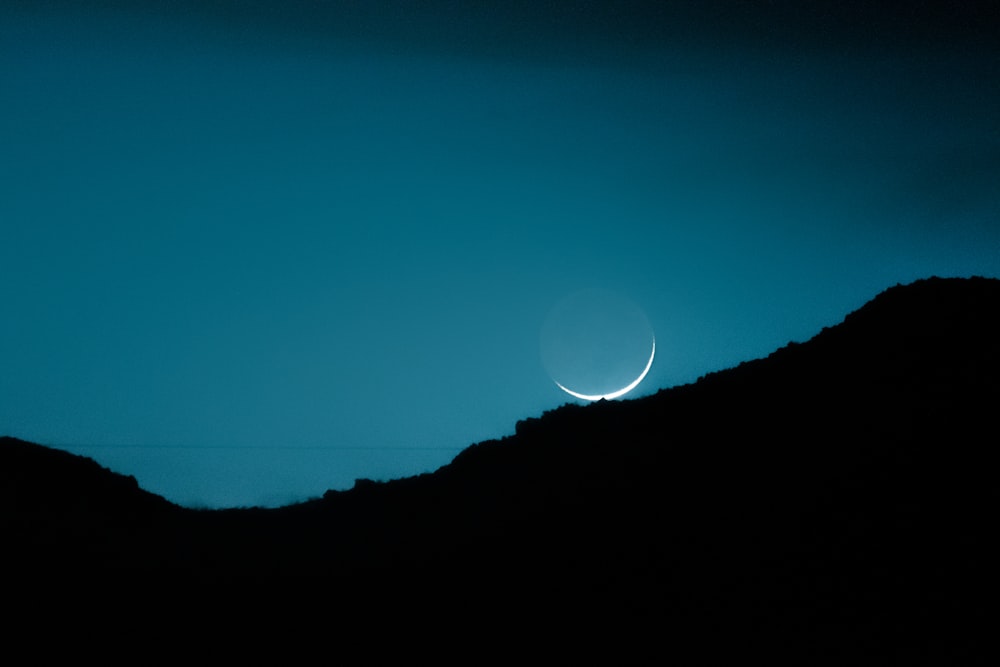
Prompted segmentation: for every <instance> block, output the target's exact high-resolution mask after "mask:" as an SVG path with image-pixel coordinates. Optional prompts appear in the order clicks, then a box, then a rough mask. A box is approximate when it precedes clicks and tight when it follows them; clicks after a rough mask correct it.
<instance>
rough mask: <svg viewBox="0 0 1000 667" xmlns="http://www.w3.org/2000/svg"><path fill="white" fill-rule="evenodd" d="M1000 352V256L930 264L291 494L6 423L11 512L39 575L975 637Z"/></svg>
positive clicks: (746, 645) (673, 639)
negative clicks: (751, 342)
mask: <svg viewBox="0 0 1000 667" xmlns="http://www.w3.org/2000/svg"><path fill="white" fill-rule="evenodd" d="M998 377H1000V281H997V280H988V279H979V278H973V279H963V280H958V279H955V280H943V279H929V280H924V281H920V282H917V283H914V284H912V285H908V286H897V287H894V288H891V289H889V290H887V291H885V292H883V293H882V294H880V295H878V297H876V298H875V299H874V300H873V301H871V302H869V303H868V304H867V305H865V306H864V307H863V308H861V309H860V310H858V311H856V312H854V313H852V314H850V315H849V316H848V317H847V318H846V319H845V321H844V322H843V323H842V324H839V325H837V326H835V327H831V328H829V329H824V330H823V331H822V332H821V333H819V334H818V335H817V336H816V337H815V338H813V339H812V340H810V341H808V342H806V343H803V344H792V345H789V346H786V347H784V348H782V349H780V350H778V351H776V352H774V353H773V354H772V355H770V356H769V357H768V358H766V359H760V360H756V361H752V362H747V363H744V364H741V365H740V366H739V367H737V368H733V369H730V370H726V371H722V372H719V373H714V374H712V375H709V376H707V377H705V378H702V379H701V380H699V381H698V382H697V383H695V384H692V385H687V386H683V387H677V388H674V389H669V390H664V391H661V392H659V393H658V394H656V395H654V396H650V397H647V398H643V399H639V400H634V401H622V402H613V403H605V402H601V403H597V404H592V405H589V406H586V407H581V406H565V407H563V408H560V409H558V410H555V411H552V412H549V413H546V414H545V415H543V416H542V417H541V418H540V419H529V420H526V421H523V422H520V423H518V425H517V429H516V431H517V432H516V435H514V436H511V437H509V438H505V439H503V440H500V441H489V442H484V443H480V444H478V445H474V446H472V447H469V448H468V449H466V450H465V451H463V452H462V453H461V454H460V455H459V456H457V457H456V458H455V460H454V461H453V462H452V463H451V464H449V465H447V466H445V467H444V468H441V469H440V470H438V471H437V472H435V473H433V474H428V475H422V476H419V477H414V478H408V479H403V480H396V481H393V482H388V483H377V482H366V481H359V483H358V484H357V485H356V486H355V488H354V489H352V490H350V491H345V492H328V493H327V494H326V495H325V496H324V497H323V498H322V499H318V500H315V501H312V502H309V503H304V504H301V505H295V506H290V507H286V508H281V509H276V510H258V509H254V510H229V511H217V512H208V511H194V510H188V509H184V508H180V507H176V506H173V505H170V504H168V503H166V502H165V501H163V500H162V499H158V498H156V497H155V496H149V494H145V493H144V492H142V491H140V490H139V489H137V488H136V487H135V485H134V484H133V483H130V482H129V481H128V480H127V478H121V477H118V476H114V475H112V474H111V473H108V472H107V471H104V472H103V473H101V471H99V470H98V471H96V472H95V466H93V465H91V464H89V463H88V464H86V465H85V464H84V463H83V462H81V461H80V460H79V458H78V457H69V456H68V455H66V456H62V455H57V454H56V453H53V452H51V450H46V449H44V448H41V447H38V446H34V445H28V444H25V443H20V442H17V441H11V440H9V439H6V440H4V441H3V442H0V471H2V478H0V479H2V481H3V485H4V488H3V489H2V491H0V493H2V496H0V497H2V500H3V507H2V509H0V526H2V529H3V531H4V535H3V537H4V543H5V545H6V546H5V549H6V552H7V555H8V558H9V559H10V560H9V562H11V563H13V564H14V565H13V566H12V567H16V568H17V572H18V581H20V582H22V583H25V582H27V583H28V584H30V585H41V584H45V585H49V586H51V587H53V588H54V589H56V591H57V592H56V594H58V591H60V590H70V589H72V588H73V587H74V586H77V585H79V584H80V581H81V579H86V580H87V581H90V582H97V585H98V586H99V587H100V589H101V591H102V594H106V593H107V592H108V591H114V592H117V591H119V590H122V589H127V590H128V591H130V593H131V594H132V595H133V596H134V597H133V598H132V600H131V602H132V604H141V603H142V601H143V600H146V598H144V597H143V596H144V595H146V594H147V593H148V594H149V595H153V594H154V593H153V592H154V591H155V594H156V595H160V596H163V595H167V596H169V595H171V594H176V593H177V592H178V591H183V593H184V595H187V596H189V599H193V600H199V601H201V602H200V603H204V602H205V601H209V600H210V601H211V604H221V603H223V602H224V601H226V600H232V599H233V597H232V596H233V593H234V592H235V591H242V592H243V595H237V596H236V597H237V598H238V599H240V600H241V604H242V605H246V606H244V610H246V609H253V610H254V613H261V614H264V613H267V612H268V610H270V611H272V612H273V611H274V609H275V607H274V603H273V602H267V603H264V602H262V601H263V600H270V599H271V598H270V597H269V596H274V595H279V596H282V597H283V599H284V600H285V601H286V603H288V604H289V605H294V604H295V603H296V602H298V601H300V600H304V599H317V598H319V599H323V600H324V601H328V603H329V604H331V605H336V606H338V607H341V608H342V607H344V606H346V607H347V608H352V609H368V610H372V609H396V610H398V609H400V608H412V609H422V610H426V609H439V608H441V606H442V605H444V606H447V607H448V608H450V609H452V610H463V613H464V612H465V611H468V613H473V612H475V613H479V614H482V613H499V612H502V613H503V614H515V615H518V616H523V615H525V614H531V615H535V616H537V615H542V616H552V617H553V618H565V616H566V614H572V615H574V616H577V617H589V618H598V619H610V618H618V617H621V616H622V615H629V614H633V615H634V614H639V615H643V616H651V617H654V618H657V619H660V620H662V621H663V623H662V624H661V625H660V627H661V628H662V632H663V633H664V636H663V642H664V646H667V645H669V646H670V647H671V649H670V650H671V651H681V650H682V648H681V647H687V648H688V649H690V650H691V651H695V652H698V653H699V654H700V655H704V654H705V652H708V653H712V652H721V653H724V654H727V655H732V656H737V655H746V653H747V652H748V651H749V652H752V651H754V650H758V649H759V650H767V651H770V652H774V651H781V652H783V653H786V654H788V655H793V656H810V657H811V658H812V659H816V658H817V657H818V656H824V657H829V658H832V659H833V660H834V661H835V662H836V661H839V660H842V659H848V658H850V657H857V656H877V657H880V658H898V659H900V660H910V659H912V658H915V657H927V656H935V657H937V658H943V657H946V656H947V657H949V658H958V657H969V656H972V655H975V654H976V653H977V652H978V651H979V649H980V648H981V641H982V639H983V638H984V637H985V636H986V635H985V634H984V632H983V631H984V629H985V623H986V621H985V616H984V615H982V613H981V612H982V610H984V609H985V608H987V606H988V604H991V600H992V594H991V593H988V592H987V582H988V581H989V580H990V579H991V578H992V571H993V569H994V565H993V561H994V556H995V553H994V552H991V551H990V550H989V549H988V547H987V544H988V543H989V542H990V541H991V540H989V538H990V533H991V532H992V531H993V528H994V526H995V508H996V502H995V492H994V491H993V488H994V484H995V479H994V478H995V467H994V465H993V463H992V456H991V454H992V451H991V450H992V449H993V448H994V447H995V445H996V443H997V430H998V428H997V426H998V423H997V415H998V410H997V405H998V399H1000V382H998V379H997V378H998ZM98 473H100V474H98ZM54 582H55V583H54ZM247 591H252V595H251V594H248V593H247ZM157 599H158V600H159V599H162V597H161V598H157ZM157 604H158V603H157Z"/></svg>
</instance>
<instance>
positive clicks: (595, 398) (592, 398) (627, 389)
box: [552, 338, 656, 401]
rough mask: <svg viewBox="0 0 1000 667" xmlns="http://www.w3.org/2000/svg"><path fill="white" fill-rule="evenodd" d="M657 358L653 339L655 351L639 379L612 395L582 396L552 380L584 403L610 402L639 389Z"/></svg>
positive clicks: (650, 355) (650, 354)
mask: <svg viewBox="0 0 1000 667" xmlns="http://www.w3.org/2000/svg"><path fill="white" fill-rule="evenodd" d="M655 356H656V338H654V339H653V351H652V352H650V353H649V361H647V362H646V367H645V368H644V369H642V373H640V374H639V377H637V378H636V379H634V380H632V382H631V383H630V384H629V385H627V386H625V387H622V388H621V389H619V390H618V391H613V392H611V393H610V394H597V395H596V396H590V395H587V394H580V393H577V392H575V391H573V390H572V389H567V388H566V387H564V386H562V385H561V384H559V381H558V380H552V381H553V382H555V383H556V386H557V387H559V388H560V389H562V390H563V391H565V392H566V393H567V394H569V395H570V396H575V397H576V398H579V399H582V400H584V401H599V400H601V399H602V398H603V399H606V400H609V401H610V400H611V399H613V398H618V397H619V396H624V395H625V394H627V393H629V392H630V391H632V390H633V389H635V388H636V387H638V386H639V383H640V382H642V381H643V379H644V378H645V377H646V373H648V372H649V369H650V368H652V367H653V357H655Z"/></svg>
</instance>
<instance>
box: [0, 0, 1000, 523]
mask: <svg viewBox="0 0 1000 667" xmlns="http://www.w3.org/2000/svg"><path fill="white" fill-rule="evenodd" d="M872 4H878V8H877V9H874V8H872V7H870V5H872ZM950 4H951V3H945V2H929V1H920V0H915V1H909V2H895V1H890V2H883V3H868V2H865V3H862V2H849V1H848V2H844V1H840V2H833V1H832V0H831V1H825V0H814V1H812V2H810V1H808V0H804V1H801V2H792V1H791V0H787V1H786V0H777V1H775V2H769V3H764V2H760V3H754V2H735V1H733V2H719V1H707V2H690V3H686V2H666V1H665V2H659V3H654V2H648V3H643V2H634V1H629V0H621V1H616V2H610V1H609V2H598V1H592V2H583V1H577V2H568V1H567V2H548V3H544V2H537V1H536V2H527V1H524V2H522V1H518V0H512V1H511V2H489V1H481V2H454V3H451V2H443V1H436V2H424V3H420V2H406V3H404V2H385V1H382V0H379V1H370V2H360V1H359V2H326V3H323V2H318V1H307V0H292V1H288V2H264V1H260V0H258V1H249V2H236V1H235V0H206V1H204V2H193V1H187V0H175V1H173V2H168V1H166V0H162V1H159V2H157V1H155V0H146V1H144V2H138V1H137V2H127V1H124V0H121V1H118V2H116V1H113V0H106V1H104V2H86V1H84V0H80V1H78V2H69V1H66V2H43V1H30V2H29V1H24V2H20V1H10V0H5V1H4V2H2V3H0V306H2V314H3V326H2V327H0V434H5V435H12V436H16V437H20V438H24V439H29V440H33V441H35V442H40V443H43V444H49V445H54V446H58V447H61V448H64V449H67V450H69V451H72V452H75V453H80V454H85V455H87V456H91V457H93V458H95V459H96V460H98V461H99V462H100V463H102V464H103V465H106V466H108V467H110V468H112V469H113V470H115V471H118V472H122V473H126V474H132V475H135V477H136V478H137V479H138V481H139V483H140V484H141V485H142V486H143V487H144V488H146V489H148V490H150V491H153V492H155V493H158V494H161V495H164V496H166V497H167V498H168V499H170V500H173V501H175V502H178V503H182V504H186V505H191V506H199V507H220V506H239V505H267V506H273V505H278V504H284V503H288V502H292V501H296V500H304V499H306V498H309V497H315V496H318V495H321V494H322V493H323V492H324V491H325V490H326V489H329V488H335V489H337V488H348V487H350V486H352V485H353V482H354V480H355V479H356V478H361V477H366V478H372V479H390V478H395V477H401V476H407V475H413V474H418V473H421V472H427V471H432V470H434V469H436V468H437V467H439V466H441V465H443V464H445V463H447V462H448V461H450V460H451V458H452V457H453V456H454V455H455V454H456V453H457V452H458V451H459V450H460V449H462V448H463V447H464V446H466V445H469V444H471V443H474V442H478V441H482V440H485V439H489V438H497V437H501V436H504V435H507V434H511V433H513V430H514V424H515V422H516V421H517V420H518V419H522V418H525V417H533V416H538V415H540V414H541V413H542V412H543V411H545V410H549V409H552V408H555V407H557V406H559V405H561V404H563V403H565V402H568V401H574V400H575V399H573V398H572V397H571V396H569V395H567V394H566V393H564V392H563V391H562V390H560V389H559V387H558V386H557V385H556V384H555V382H554V381H553V380H554V379H557V378H554V377H550V371H552V368H553V364H556V365H558V364H562V366H561V368H562V370H561V371H558V372H563V373H567V374H569V375H570V376H572V374H573V372H574V368H573V363H572V361H569V362H567V361H566V359H565V358H558V357H559V356H560V354H559V350H560V345H559V344H558V343H553V339H552V338H551V332H552V330H553V329H552V327H553V326H564V328H565V324H562V325H560V324H559V323H557V324H556V325H552V321H553V317H554V316H553V313H556V314H558V313H559V312H561V311H560V308H561V306H559V305H558V304H566V303H570V304H572V303H574V301H573V300H574V299H577V300H579V298H580V294H581V293H580V290H588V291H587V292H583V294H601V295H604V297H606V296H607V295H609V294H611V295H615V296H613V297H609V301H610V302H611V306H612V308H611V310H614V309H615V308H618V309H619V310H618V311H617V312H621V313H627V316H626V315H623V316H622V317H620V318H619V317H612V318H610V319H606V320H603V321H602V320H600V318H597V319H596V320H594V322H596V323H595V324H594V325H593V326H590V325H587V326H585V327H573V326H569V327H568V328H567V329H566V332H567V333H566V335H569V336H571V335H573V334H579V333H580V332H581V329H585V330H586V333H588V334H593V336H595V337H596V339H598V340H601V341H605V342H606V343H605V344H606V346H607V345H610V346H614V345H615V341H621V345H622V349H621V350H617V349H615V350H611V356H613V357H614V356H616V355H617V356H619V357H621V359H623V360H624V361H623V362H622V363H626V365H630V366H629V368H631V369H634V365H635V364H636V363H638V371H635V372H634V373H632V375H631V376H629V373H630V372H631V371H630V370H626V371H624V375H623V376H622V377H625V378H626V379H625V380H624V382H625V383H626V384H627V382H628V377H634V376H637V375H638V374H639V371H641V370H642V366H643V365H644V364H645V363H646V360H647V358H648V354H649V349H648V348H647V347H646V346H647V345H648V340H649V338H651V336H652V333H655V340H656V357H655V360H654V363H653V365H652V367H651V369H650V371H649V374H648V376H647V377H646V378H645V380H644V381H643V382H642V383H641V384H640V385H639V386H638V387H637V388H636V389H635V390H633V391H632V392H630V393H629V394H627V395H626V398H631V397H636V396H641V395H645V394H649V393H653V392H655V391H657V390H658V389H661V388H666V387H670V386H674V385H677V384H684V383H687V382H691V381H694V380H695V379H697V378H698V377H699V376H700V375H703V374H705V373H707V372H711V371H715V370H720V369H722V368H726V367H729V366H732V365H735V364H736V363H738V362H740V361H742V360H746V359H750V358H755V357H759V356H764V355H766V354H768V353H769V352H771V351H773V350H774V349H776V348H778V347H780V346H782V345H784V344H785V343H787V342H789V341H793V340H794V341H803V340H805V339H807V338H809V337H810V336H812V335H813V334H815V333H817V332H818V331H819V330H820V329H821V328H822V327H824V326H830V325H833V324H836V323H837V322H839V321H840V320H841V319H842V318H843V316H844V315H845V314H846V313H847V312H849V311H851V310H853V309H855V308H857V307H859V306H860V305H862V304H863V303H864V302H865V301H867V300H868V299H870V298H871V297H873V296H874V295H875V294H876V293H878V292H879V291H881V290H883V289H885V288H886V287H889V286H891V285H894V284H896V283H898V282H903V283H905V282H909V281H912V280H915V279H918V278H922V277H927V276H930V275H940V276H969V275H985V276H993V277H997V276H1000V30H998V26H1000V19H998V13H1000V12H998V10H997V9H996V6H997V3H994V2H982V3H979V2H962V3H955V4H956V7H951V8H949V7H948V5H950ZM604 297H602V298H604ZM567 300H568V301H567ZM576 321H578V322H579V321H586V320H585V319H584V320H576ZM627 322H632V323H635V322H638V323H639V324H636V325H635V326H631V325H627V324H626V323H627ZM643 327H648V328H646V329H644V328H643ZM556 340H559V339H558V338H557V339H556ZM607 341H610V342H607ZM636 341H639V342H636ZM563 356H565V355H563ZM580 358H581V362H580V364H579V366H580V367H579V369H576V370H579V371H580V373H581V374H582V375H581V377H580V378H579V382H581V383H587V382H596V383H598V384H600V381H601V379H600V378H596V379H595V378H592V377H587V378H584V377H583V375H586V374H587V373H591V371H593V367H592V364H593V363H596V361H595V360H594V359H592V358H591V357H588V356H587V355H582V356H581V357H580ZM635 359H638V362H636V361H635ZM598 361H600V362H601V363H604V361H605V360H598ZM555 372H556V371H553V373H555ZM609 372H610V371H609ZM615 372H618V371H617V370H616V371H615ZM592 374H593V373H591V375H592ZM577 380H578V378H574V377H570V378H568V379H567V378H564V379H562V380H560V382H563V383H564V384H565V383H566V382H575V381H577ZM620 381H621V380H620V379H618V378H612V379H610V380H608V382H610V384H609V385H608V387H609V388H608V389H607V390H608V391H610V387H611V386H612V385H614V384H615V383H616V382H620ZM582 386H583V385H582V384H581V387H582ZM588 386H590V385H588ZM582 390H583V389H582V388H581V391H582ZM598 391H605V389H599V390H598Z"/></svg>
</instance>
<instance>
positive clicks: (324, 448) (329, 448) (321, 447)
mask: <svg viewBox="0 0 1000 667" xmlns="http://www.w3.org/2000/svg"><path fill="white" fill-rule="evenodd" d="M61 447H62V448H63V449H243V450H262V449H271V450H274V449H276V450H289V449H301V450H311V451H331V452H340V451H361V452H367V451H371V450H375V449H379V450H392V451H456V452H457V451H459V450H462V449H465V447H405V446H386V445H373V446H370V447H361V446H329V445H61Z"/></svg>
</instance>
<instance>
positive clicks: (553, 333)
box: [539, 288, 656, 401]
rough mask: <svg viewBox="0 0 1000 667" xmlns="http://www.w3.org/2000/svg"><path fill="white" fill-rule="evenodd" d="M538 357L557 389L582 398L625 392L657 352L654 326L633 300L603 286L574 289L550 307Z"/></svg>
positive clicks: (638, 380)
mask: <svg viewBox="0 0 1000 667" xmlns="http://www.w3.org/2000/svg"><path fill="white" fill-rule="evenodd" d="M539 342H540V351H541V361H542V364H543V366H544V367H545V370H546V371H547V372H548V374H549V377H550V378H551V379H552V381H553V382H554V383H555V385H556V386H557V387H559V389H561V390H562V391H564V392H566V393H567V394H569V395H570V396H572V397H574V398H578V399H580V400H583V401H599V400H601V399H602V398H603V399H609V400H610V399H615V398H618V397H620V396H624V395H625V394H627V393H628V392H630V391H632V390H633V389H635V388H636V387H637V386H638V385H639V383H641V382H642V381H643V380H644V379H645V377H646V375H647V374H648V373H649V370H650V368H652V366H653V359H654V358H655V357H656V337H655V335H654V332H653V327H652V325H651V324H650V322H649V319H648V318H647V317H646V315H645V313H643V312H642V309H641V308H640V307H639V306H638V304H636V303H634V302H633V301H631V300H630V299H629V298H627V297H625V296H624V295H622V294H619V293H617V292H614V291H612V290H608V289H602V288H591V289H583V290H578V291H576V292H573V293H572V294H570V295H568V296H566V297H564V298H563V299H561V300H560V301H558V302H557V303H556V304H555V305H554V306H553V307H552V309H551V310H550V311H549V314H548V316H547V317H546V318H545V321H544V323H543V325H542V329H541V332H540V337H539Z"/></svg>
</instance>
